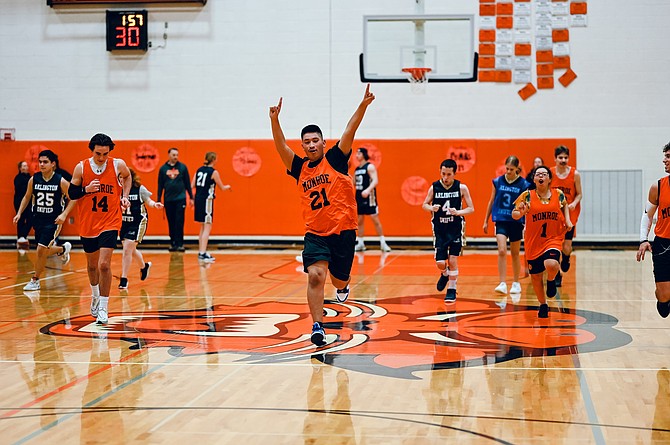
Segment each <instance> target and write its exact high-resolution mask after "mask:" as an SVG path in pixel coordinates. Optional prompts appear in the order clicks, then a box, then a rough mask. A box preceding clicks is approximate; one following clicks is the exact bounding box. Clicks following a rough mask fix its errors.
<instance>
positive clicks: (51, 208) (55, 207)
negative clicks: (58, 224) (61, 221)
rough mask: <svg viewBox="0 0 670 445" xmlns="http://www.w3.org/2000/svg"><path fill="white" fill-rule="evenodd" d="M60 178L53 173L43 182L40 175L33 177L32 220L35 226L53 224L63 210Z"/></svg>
mask: <svg viewBox="0 0 670 445" xmlns="http://www.w3.org/2000/svg"><path fill="white" fill-rule="evenodd" d="M61 179H62V176H61V175H59V174H58V173H54V174H53V176H51V179H49V180H48V181H45V180H44V177H43V176H42V173H41V172H39V173H35V174H34V175H33V201H32V204H33V207H32V208H33V218H34V220H35V224H39V223H43V224H53V223H54V221H55V220H56V218H57V217H58V215H60V214H61V213H63V210H64V209H65V201H64V196H63V191H62V190H61V188H60V181H61Z"/></svg>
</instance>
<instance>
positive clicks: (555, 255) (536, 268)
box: [528, 249, 561, 275]
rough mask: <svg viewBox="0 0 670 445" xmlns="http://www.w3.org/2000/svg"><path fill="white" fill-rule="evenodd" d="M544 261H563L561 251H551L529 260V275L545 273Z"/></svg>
mask: <svg viewBox="0 0 670 445" xmlns="http://www.w3.org/2000/svg"><path fill="white" fill-rule="evenodd" d="M544 260H556V261H560V260H561V251H560V250H558V249H549V250H547V251H546V252H544V253H543V254H542V255H540V256H539V257H537V258H535V259H534V260H528V273H529V274H531V275H535V274H537V273H542V272H544V271H545V267H544Z"/></svg>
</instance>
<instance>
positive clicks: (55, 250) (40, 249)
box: [14, 150, 75, 291]
mask: <svg viewBox="0 0 670 445" xmlns="http://www.w3.org/2000/svg"><path fill="white" fill-rule="evenodd" d="M38 159H39V163H40V172H39V173H35V174H34V175H33V176H32V177H31V178H30V180H29V181H28V189H27V190H26V194H25V195H24V196H23V199H22V200H21V204H20V206H19V209H18V211H17V213H16V216H14V224H16V223H18V221H19V219H20V218H21V214H22V213H23V211H24V210H25V209H26V207H28V204H29V203H30V202H31V201H32V205H33V208H32V210H33V224H34V226H35V241H36V242H37V262H36V263H35V274H34V275H33V278H32V279H31V280H30V282H29V283H28V284H26V285H25V287H24V288H23V290H26V291H37V290H40V276H41V275H42V272H44V269H45V266H46V261H47V257H48V256H50V255H60V256H61V258H62V260H63V263H67V262H68V261H69V260H70V249H71V248H72V245H71V244H70V243H68V242H66V243H64V244H63V245H62V246H57V245H56V238H57V237H58V234H59V233H60V230H61V228H62V226H63V223H64V222H65V220H66V219H67V216H68V215H69V213H70V212H71V211H72V208H73V207H74V205H75V201H70V202H69V203H68V205H67V207H65V205H64V197H65V196H67V192H68V188H69V187H70V183H69V182H67V181H66V180H65V179H63V177H62V176H61V175H59V174H57V173H56V172H55V171H54V170H55V168H56V154H55V153H54V152H53V151H51V150H43V151H41V152H40V154H39V157H38Z"/></svg>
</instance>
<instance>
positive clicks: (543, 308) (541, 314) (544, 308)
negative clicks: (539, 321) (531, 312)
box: [537, 303, 549, 318]
mask: <svg viewBox="0 0 670 445" xmlns="http://www.w3.org/2000/svg"><path fill="white" fill-rule="evenodd" d="M537 318H549V306H548V305H547V304H546V303H545V304H541V305H540V310H539V311H537Z"/></svg>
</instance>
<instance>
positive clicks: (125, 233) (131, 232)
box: [119, 223, 147, 243]
mask: <svg viewBox="0 0 670 445" xmlns="http://www.w3.org/2000/svg"><path fill="white" fill-rule="evenodd" d="M146 228H147V225H146V224H142V223H140V224H134V223H123V224H122V225H121V233H119V239H120V240H121V242H123V240H124V239H128V240H130V241H137V242H138V243H141V242H142V239H144V234H145V233H146Z"/></svg>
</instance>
